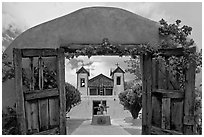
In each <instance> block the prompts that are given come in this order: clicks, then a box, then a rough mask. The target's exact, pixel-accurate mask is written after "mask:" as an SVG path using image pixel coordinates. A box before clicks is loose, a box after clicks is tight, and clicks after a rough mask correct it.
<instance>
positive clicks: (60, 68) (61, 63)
mask: <svg viewBox="0 0 204 137" xmlns="http://www.w3.org/2000/svg"><path fill="white" fill-rule="evenodd" d="M57 54H58V55H57V73H58V89H59V98H60V109H59V111H60V126H59V129H60V131H59V132H60V134H62V135H65V134H66V105H65V102H66V98H65V56H64V50H63V49H62V48H60V49H58V50H57Z"/></svg>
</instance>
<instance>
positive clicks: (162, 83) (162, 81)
mask: <svg viewBox="0 0 204 137" xmlns="http://www.w3.org/2000/svg"><path fill="white" fill-rule="evenodd" d="M166 85H167V80H166V68H165V65H164V60H162V59H158V88H159V89H167V86H166Z"/></svg>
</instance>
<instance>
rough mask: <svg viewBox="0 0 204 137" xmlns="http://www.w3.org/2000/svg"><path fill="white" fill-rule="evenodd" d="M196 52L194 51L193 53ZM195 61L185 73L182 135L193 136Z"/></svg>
mask: <svg viewBox="0 0 204 137" xmlns="http://www.w3.org/2000/svg"><path fill="white" fill-rule="evenodd" d="M195 51H196V50H194V52H195ZM195 68H196V63H195V61H192V62H190V64H189V68H188V69H187V70H186V72H185V93H184V134H185V135H190V134H194V130H193V129H194V121H192V119H194V101H195V95H194V94H195Z"/></svg>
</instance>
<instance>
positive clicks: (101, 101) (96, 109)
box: [93, 100, 106, 115]
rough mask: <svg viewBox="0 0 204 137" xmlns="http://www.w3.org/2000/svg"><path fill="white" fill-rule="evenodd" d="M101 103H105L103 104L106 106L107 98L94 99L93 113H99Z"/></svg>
mask: <svg viewBox="0 0 204 137" xmlns="http://www.w3.org/2000/svg"><path fill="white" fill-rule="evenodd" d="M99 104H103V106H106V100H94V101H93V115H97V112H98V111H99Z"/></svg>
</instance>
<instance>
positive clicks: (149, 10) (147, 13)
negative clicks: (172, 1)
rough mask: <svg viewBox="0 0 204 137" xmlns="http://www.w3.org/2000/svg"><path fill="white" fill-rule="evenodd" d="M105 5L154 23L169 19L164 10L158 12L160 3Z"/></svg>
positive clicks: (109, 3)
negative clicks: (129, 12) (126, 11)
mask: <svg viewBox="0 0 204 137" xmlns="http://www.w3.org/2000/svg"><path fill="white" fill-rule="evenodd" d="M105 5H106V6H114V7H119V8H122V9H125V10H128V11H131V12H133V13H135V14H138V15H140V16H143V17H146V18H148V19H151V20H154V21H159V20H160V19H161V18H165V19H168V18H169V17H168V16H167V14H166V12H165V11H164V10H163V11H161V10H160V6H161V3H158V2H122V3H120V2H107V3H105Z"/></svg>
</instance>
